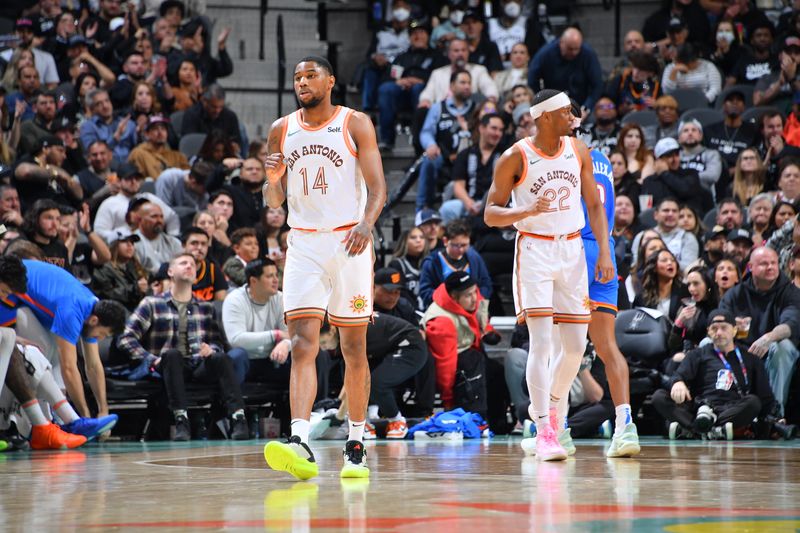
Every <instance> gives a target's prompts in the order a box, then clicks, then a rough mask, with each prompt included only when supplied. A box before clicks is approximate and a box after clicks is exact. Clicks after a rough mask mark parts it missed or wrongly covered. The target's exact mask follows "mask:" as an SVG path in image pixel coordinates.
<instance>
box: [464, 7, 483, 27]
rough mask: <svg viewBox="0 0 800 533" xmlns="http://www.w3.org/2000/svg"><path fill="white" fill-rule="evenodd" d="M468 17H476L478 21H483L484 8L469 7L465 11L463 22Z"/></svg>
mask: <svg viewBox="0 0 800 533" xmlns="http://www.w3.org/2000/svg"><path fill="white" fill-rule="evenodd" d="M467 19H474V20H477V21H478V22H483V10H481V9H478V8H477V7H471V8H469V9H467V10H466V11H464V18H462V19H461V24H464V22H465V21H466V20H467Z"/></svg>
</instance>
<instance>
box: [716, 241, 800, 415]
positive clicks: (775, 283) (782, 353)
mask: <svg viewBox="0 0 800 533" xmlns="http://www.w3.org/2000/svg"><path fill="white" fill-rule="evenodd" d="M748 266H749V270H750V273H749V275H747V276H745V278H744V279H743V280H742V282H741V283H739V284H738V285H736V286H734V287H733V288H731V289H730V290H729V291H728V292H727V293H725V296H724V297H723V298H722V302H720V308H721V309H723V310H724V311H726V312H728V313H730V315H731V316H733V317H734V318H736V325H737V326H738V327H740V328H742V331H741V333H740V334H739V336H740V338H741V339H742V342H743V343H745V345H746V346H749V347H748V348H747V350H748V351H749V352H750V353H752V354H753V355H755V356H757V357H759V358H761V359H763V360H764V363H765V365H766V367H767V373H768V375H769V383H770V386H771V387H772V393H773V394H774V395H775V398H776V399H777V400H778V403H780V408H781V409H780V410H781V414H784V409H785V408H786V400H787V399H788V396H789V384H790V383H791V381H792V375H793V374H794V367H795V363H796V362H797V358H798V356H800V352H798V350H797V347H796V346H797V341H798V337H799V336H800V289H798V288H797V287H795V286H794V285H793V284H792V282H791V281H790V280H789V278H788V277H786V275H785V274H783V273H782V272H781V270H780V269H779V268H778V254H777V252H775V250H773V249H772V248H768V247H766V246H762V247H759V248H756V249H754V250H753V251H752V253H751V254H750V262H749V265H748ZM747 319H749V320H747Z"/></svg>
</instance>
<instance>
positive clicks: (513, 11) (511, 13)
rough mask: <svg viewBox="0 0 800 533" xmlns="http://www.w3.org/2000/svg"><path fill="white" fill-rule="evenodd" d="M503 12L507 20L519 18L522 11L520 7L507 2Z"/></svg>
mask: <svg viewBox="0 0 800 533" xmlns="http://www.w3.org/2000/svg"><path fill="white" fill-rule="evenodd" d="M503 11H505V14H506V16H507V17H508V18H512V19H515V18H517V17H518V16H519V14H520V12H521V11H522V6H520V5H519V4H518V3H516V2H509V3H508V4H506V5H505V7H504V8H503Z"/></svg>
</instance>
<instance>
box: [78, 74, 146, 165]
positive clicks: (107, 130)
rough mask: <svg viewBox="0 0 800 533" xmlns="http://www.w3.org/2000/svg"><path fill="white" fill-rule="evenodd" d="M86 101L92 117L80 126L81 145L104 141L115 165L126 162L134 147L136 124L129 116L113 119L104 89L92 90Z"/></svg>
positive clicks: (111, 106) (112, 108) (109, 100)
mask: <svg viewBox="0 0 800 533" xmlns="http://www.w3.org/2000/svg"><path fill="white" fill-rule="evenodd" d="M86 101H87V102H86V103H87V105H88V107H89V109H91V110H92V116H91V117H90V118H88V119H87V120H84V121H83V123H82V124H81V128H80V136H81V142H82V143H83V145H84V146H89V145H90V144H92V143H93V142H94V141H97V140H102V141H105V142H106V143H107V144H108V146H109V147H110V148H111V151H112V153H113V154H114V160H115V161H116V162H117V163H123V162H125V161H127V159H128V155H130V153H131V150H133V147H134V146H136V123H135V122H133V121H132V120H131V117H130V115H125V116H119V117H116V118H115V117H114V106H113V104H112V103H111V99H110V98H109V96H108V91H106V90H105V89H95V90H93V91H92V92H90V93H89V94H88V95H86Z"/></svg>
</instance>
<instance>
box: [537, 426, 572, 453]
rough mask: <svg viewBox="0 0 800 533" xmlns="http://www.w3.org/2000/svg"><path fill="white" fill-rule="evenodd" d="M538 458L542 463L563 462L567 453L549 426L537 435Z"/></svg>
mask: <svg viewBox="0 0 800 533" xmlns="http://www.w3.org/2000/svg"><path fill="white" fill-rule="evenodd" d="M536 456H537V457H538V458H539V459H540V460H542V461H563V460H565V459H566V458H567V452H566V450H564V448H563V446H561V444H559V442H558V438H557V437H556V433H555V431H553V428H551V427H550V426H549V425H548V426H546V427H543V428H542V429H541V431H540V432H539V434H538V435H536Z"/></svg>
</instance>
